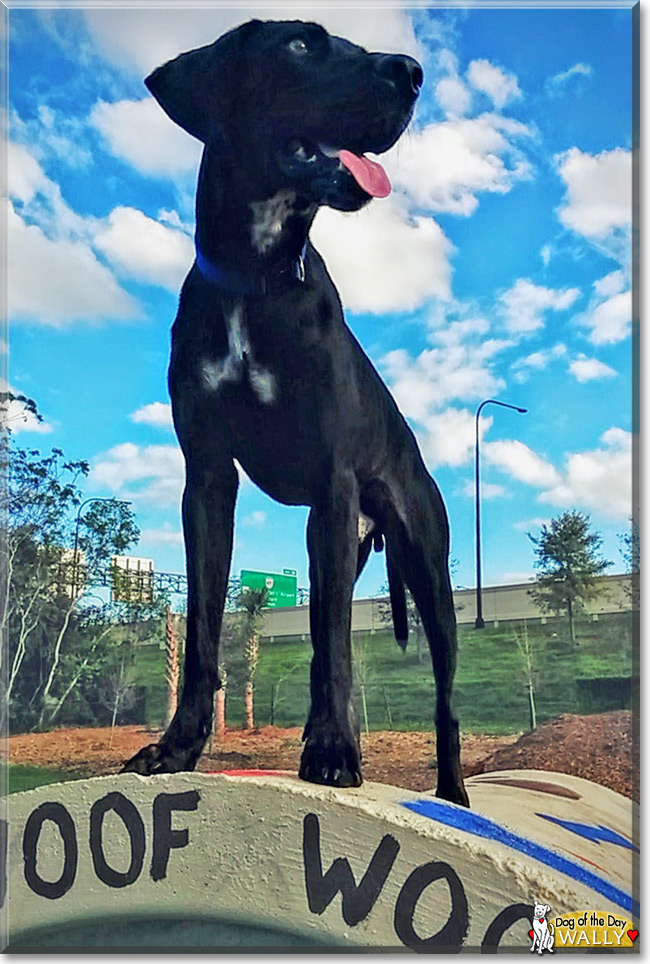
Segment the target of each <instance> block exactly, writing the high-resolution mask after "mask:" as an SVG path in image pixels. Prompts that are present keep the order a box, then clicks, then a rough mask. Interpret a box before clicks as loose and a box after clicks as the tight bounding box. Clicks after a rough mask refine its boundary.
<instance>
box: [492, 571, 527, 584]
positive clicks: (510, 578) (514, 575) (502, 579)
mask: <svg viewBox="0 0 650 964" xmlns="http://www.w3.org/2000/svg"><path fill="white" fill-rule="evenodd" d="M534 579H536V575H535V573H534V572H531V571H530V569H515V570H514V571H511V572H502V573H500V574H498V575H496V576H494V577H493V578H491V579H490V582H491V584H492V585H493V586H519V585H521V583H526V582H533V581H534Z"/></svg>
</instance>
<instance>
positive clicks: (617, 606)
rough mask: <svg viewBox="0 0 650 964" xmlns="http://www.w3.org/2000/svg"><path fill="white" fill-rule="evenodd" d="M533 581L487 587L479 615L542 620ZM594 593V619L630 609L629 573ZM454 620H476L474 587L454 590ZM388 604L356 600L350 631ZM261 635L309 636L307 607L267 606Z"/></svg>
mask: <svg viewBox="0 0 650 964" xmlns="http://www.w3.org/2000/svg"><path fill="white" fill-rule="evenodd" d="M532 585H533V583H521V584H518V585H511V586H488V587H487V588H485V589H484V590H483V593H482V597H483V618H484V619H485V622H486V623H487V624H495V623H496V624H498V623H500V622H507V621H509V620H517V619H545V615H544V613H543V612H542V611H541V610H540V609H539V607H538V606H537V605H536V604H535V601H534V600H533V598H532V596H531V595H530V594H529V589H530V588H531V586H532ZM598 585H599V590H598V595H597V596H596V598H595V599H594V600H593V601H592V602H591V603H590V604H589V605H588V606H587V612H588V613H589V614H590V615H591V616H593V617H594V618H598V616H599V615H601V614H604V613H618V612H626V611H628V610H629V609H630V588H631V578H630V576H629V575H619V576H601V577H600V578H599V579H598ZM454 605H455V608H456V619H457V620H458V623H459V625H461V626H462V625H468V624H469V625H471V624H473V623H474V620H475V619H476V590H475V589H459V590H457V591H456V592H455V593H454ZM389 612H390V607H389V603H388V598H387V597H377V598H373V599H357V600H355V602H354V603H353V606H352V631H353V632H366V633H367V632H370V633H372V632H381V631H382V630H386V629H387V628H388V627H389V625H390V623H389V622H388V623H387V622H386V617H387V614H388V613H389ZM262 635H263V637H264V638H266V639H269V638H270V637H273V638H275V637H281V636H300V637H303V636H304V637H305V639H307V638H308V637H309V606H295V607H291V608H286V609H269V610H268V611H267V613H266V618H265V621H264V628H263V631H262Z"/></svg>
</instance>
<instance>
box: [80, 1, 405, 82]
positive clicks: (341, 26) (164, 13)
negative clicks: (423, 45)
mask: <svg viewBox="0 0 650 964" xmlns="http://www.w3.org/2000/svg"><path fill="white" fill-rule="evenodd" d="M84 16H85V20H86V23H87V25H88V27H89V29H90V32H91V35H92V37H93V39H94V41H95V43H96V44H97V45H98V46H99V48H100V49H101V51H102V52H103V54H104V55H105V56H106V57H108V58H109V59H110V60H111V61H112V62H113V63H114V64H116V65H117V66H118V67H121V68H127V69H129V70H130V71H132V72H134V73H137V74H139V75H141V76H143V77H144V76H145V74H147V73H148V72H149V71H151V70H153V68H154V67H157V66H158V65H159V64H162V63H164V62H165V61H167V60H169V59H171V58H172V57H175V56H176V55H177V54H179V53H180V52H181V51H184V50H190V49H192V48H193V47H200V46H203V45H204V44H208V43H211V42H212V41H213V40H215V39H216V38H217V37H219V36H220V35H221V34H222V33H224V32H225V31H226V30H230V28H231V27H234V26H236V25H237V24H239V23H243V22H244V21H246V20H249V19H251V18H254V17H258V18H260V19H261V20H268V19H269V18H272V19H279V20H282V19H286V20H295V19H296V16H302V17H304V18H305V19H310V20H315V21H317V22H318V23H322V25H323V26H324V27H326V28H327V29H328V30H329V31H330V32H332V33H334V34H336V35H339V36H342V37H345V38H347V39H348V40H352V41H354V42H355V43H358V44H361V45H362V46H365V47H367V48H368V50H380V51H385V52H387V53H408V54H412V55H413V56H415V57H418V56H420V55H421V49H420V46H419V44H418V41H417V39H416V37H415V33H414V30H413V24H412V21H411V18H410V17H409V15H408V13H407V12H406V11H403V10H400V9H390V8H375V9H373V10H372V12H371V13H369V12H368V11H363V10H359V9H354V8H348V9H346V8H345V7H344V6H342V5H341V6H339V5H335V4H332V5H331V6H330V7H329V8H328V7H323V6H322V5H320V6H314V5H313V4H309V3H307V4H303V6H302V7H301V9H300V11H297V10H296V8H295V7H286V8H283V7H282V6H281V5H278V6H277V7H273V9H272V10H271V9H269V8H268V7H264V6H256V5H254V4H253V5H250V6H231V7H230V8H221V9H220V8H218V7H213V8H210V9H205V8H203V9H200V8H196V7H195V8H192V7H183V8H182V9H181V8H176V9H173V8H170V7H165V8H161V9H160V10H159V11H158V12H157V13H153V12H152V10H151V8H148V9H145V8H142V9H133V8H122V9H121V10H120V13H119V16H116V15H115V12H114V10H110V9H103V10H102V9H87V10H85V11H84Z"/></svg>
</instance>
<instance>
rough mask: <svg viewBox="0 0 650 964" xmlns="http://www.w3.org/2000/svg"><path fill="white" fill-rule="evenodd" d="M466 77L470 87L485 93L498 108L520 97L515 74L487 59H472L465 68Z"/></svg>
mask: <svg viewBox="0 0 650 964" xmlns="http://www.w3.org/2000/svg"><path fill="white" fill-rule="evenodd" d="M467 78H468V80H469V82H470V84H471V85H472V87H474V88H475V89H476V90H480V91H481V92H482V93H484V94H487V96H488V97H489V98H490V99H491V100H492V103H493V104H494V106H495V107H496V108H497V109H498V110H501V109H502V108H503V107H505V105H506V104H509V103H510V102H511V101H513V100H519V99H520V98H521V91H520V90H519V85H518V83H517V78H516V77H515V75H514V74H509V73H507V72H506V71H505V70H502V69H501V67H496V66H495V65H494V64H491V63H490V61H489V60H473V61H472V62H471V64H470V65H469V67H468V68H467Z"/></svg>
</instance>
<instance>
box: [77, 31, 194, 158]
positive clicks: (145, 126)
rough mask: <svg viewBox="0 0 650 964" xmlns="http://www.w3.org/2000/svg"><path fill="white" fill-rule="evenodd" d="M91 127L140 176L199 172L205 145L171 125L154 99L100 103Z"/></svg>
mask: <svg viewBox="0 0 650 964" xmlns="http://www.w3.org/2000/svg"><path fill="white" fill-rule="evenodd" d="M149 16H151V15H149ZM90 123H91V124H93V125H94V126H95V127H96V128H97V130H98V131H100V133H101V134H102V135H103V137H104V138H105V139H106V142H107V145H108V147H109V148H110V150H111V152H112V153H113V154H114V155H115V156H116V157H119V158H120V159H121V160H123V161H126V163H127V164H131V165H132V166H133V167H134V168H135V169H136V170H138V171H140V173H141V174H147V175H153V176H155V177H175V176H178V175H183V174H189V173H194V172H195V171H196V170H197V169H198V166H199V161H200V159H201V151H202V145H201V144H200V143H199V141H197V140H195V138H193V137H191V136H190V135H189V134H187V133H186V132H185V131H183V130H182V129H181V128H180V127H178V125H176V124H174V123H173V122H172V121H170V119H169V117H167V115H166V114H165V112H164V111H163V110H162V109H161V108H160V107H159V105H158V104H157V102H156V101H155V100H154V98H153V97H147V98H145V99H143V100H121V101H116V102H115V103H112V104H107V103H105V102H104V101H101V100H100V101H98V102H97V103H96V104H95V106H94V107H93V110H92V112H91V115H90Z"/></svg>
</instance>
